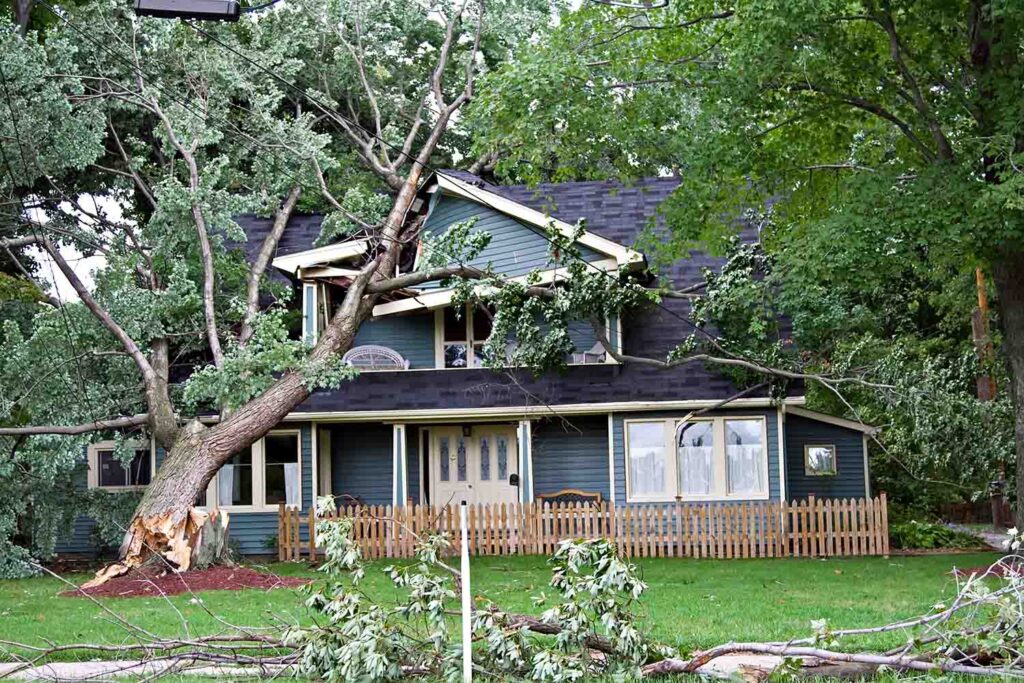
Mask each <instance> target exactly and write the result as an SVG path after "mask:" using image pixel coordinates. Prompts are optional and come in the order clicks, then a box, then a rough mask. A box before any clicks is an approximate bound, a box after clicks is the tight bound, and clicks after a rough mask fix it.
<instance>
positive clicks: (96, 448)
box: [86, 441, 156, 491]
mask: <svg viewBox="0 0 1024 683" xmlns="http://www.w3.org/2000/svg"><path fill="white" fill-rule="evenodd" d="M124 445H125V446H127V447H128V448H131V449H133V450H136V451H143V450H149V479H150V481H152V480H153V477H155V476H156V448H155V447H154V446H153V442H152V441H150V442H149V444H148V446H147V444H145V443H144V442H142V441H127V442H125V444H124ZM114 450H117V441H97V442H96V443H91V444H89V449H88V451H87V453H88V460H89V474H88V476H87V478H86V485H87V486H88V488H90V489H99V490H101V491H142V490H143V489H145V488H146V487H147V486H148V484H138V485H134V486H100V451H114Z"/></svg>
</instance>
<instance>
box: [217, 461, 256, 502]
mask: <svg viewBox="0 0 1024 683" xmlns="http://www.w3.org/2000/svg"><path fill="white" fill-rule="evenodd" d="M252 451H253V449H252V446H250V447H249V448H248V449H247V450H246V451H245V452H243V453H236V454H235V455H233V456H232V457H231V459H230V460H228V461H227V462H226V463H225V464H224V466H223V467H221V468H220V471H219V472H217V504H218V505H219V506H220V507H230V506H243V505H252V500H253V499H252V489H253V482H252V480H253V476H252V475H253V471H252V460H253V457H252Z"/></svg>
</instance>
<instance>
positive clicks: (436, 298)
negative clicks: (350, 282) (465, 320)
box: [373, 259, 616, 318]
mask: <svg viewBox="0 0 1024 683" xmlns="http://www.w3.org/2000/svg"><path fill="white" fill-rule="evenodd" d="M592 265H593V266H594V267H595V268H599V269H601V270H604V271H606V272H607V271H610V270H614V269H615V267H616V263H615V261H614V260H612V259H603V260H601V261H594V262H593V263H592ZM530 277H532V274H531V275H520V276H518V277H510V278H507V282H516V283H525V282H527V281H528V280H529V278H530ZM569 278H570V275H569V269H568V268H552V269H550V270H545V271H541V272H540V273H539V280H537V284H538V285H548V284H551V283H553V282H555V281H556V280H568V279H569ZM474 291H475V292H476V293H477V294H478V295H480V296H485V295H487V294H489V293H492V292H493V291H494V287H493V286H491V285H477V286H476V288H475V289H474ZM454 294H455V290H454V289H452V288H450V287H448V288H445V289H437V290H433V291H428V292H425V293H422V294H417V295H416V296H413V297H410V298H408V299H399V300H398V301H389V302H387V303H383V304H377V305H376V306H374V307H373V317H374V318H380V317H382V316H387V315H394V314H395V313H405V312H407V311H415V310H428V311H429V310H433V309H435V308H443V307H445V306H447V305H448V304H450V303H451V300H452V296H454Z"/></svg>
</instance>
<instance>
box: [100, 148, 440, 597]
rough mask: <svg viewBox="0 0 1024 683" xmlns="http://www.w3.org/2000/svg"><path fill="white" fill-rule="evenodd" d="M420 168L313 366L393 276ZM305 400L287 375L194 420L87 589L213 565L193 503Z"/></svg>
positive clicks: (347, 336) (351, 333) (217, 538)
mask: <svg viewBox="0 0 1024 683" xmlns="http://www.w3.org/2000/svg"><path fill="white" fill-rule="evenodd" d="M422 168H423V167H422V165H420V164H417V165H415V166H414V168H413V170H412V171H411V172H410V174H409V178H408V179H407V180H406V184H405V186H404V187H403V188H402V191H401V192H399V194H398V196H397V197H396V198H395V204H394V206H393V207H392V209H391V212H390V213H389V214H388V217H387V219H386V222H385V223H384V225H385V227H384V229H383V231H382V239H381V245H382V251H381V253H379V254H378V255H377V257H376V258H375V259H373V261H372V262H371V263H370V264H369V265H368V266H366V267H365V268H364V269H363V272H362V274H361V275H360V276H358V277H356V278H355V280H354V281H353V282H352V284H351V285H350V286H349V289H348V291H347V292H346V293H345V298H344V299H343V301H342V303H341V306H340V307H339V308H338V311H337V312H336V313H335V314H334V317H333V318H332V319H331V321H330V323H329V324H328V325H327V328H326V329H325V330H324V332H323V334H322V335H321V337H320V339H319V341H318V342H317V344H316V346H315V347H314V348H313V350H312V351H311V353H310V357H309V362H311V363H313V364H315V363H318V362H325V361H329V360H330V359H331V358H332V357H334V356H338V355H341V354H343V353H345V351H347V350H348V349H349V348H350V347H351V346H352V342H353V340H354V339H355V336H356V332H358V331H359V327H360V326H361V325H362V323H363V321H364V320H365V319H366V318H367V317H369V315H370V313H371V311H372V310H373V304H374V302H375V299H376V297H374V296H373V295H364V292H365V289H366V286H367V285H368V284H369V283H370V282H371V281H372V280H374V279H381V278H386V277H391V276H393V275H394V274H395V266H396V264H397V262H398V256H399V249H400V241H399V239H398V238H399V237H400V233H401V229H402V227H403V226H404V224H405V215H406V212H407V211H408V208H409V206H411V204H412V201H413V199H414V198H415V197H416V189H417V186H418V184H419V179H420V177H421V174H422ZM307 396H309V388H308V386H307V384H306V379H305V377H304V376H303V375H302V374H301V373H300V372H288V373H286V374H285V375H284V376H283V377H281V378H280V379H279V380H277V381H276V382H274V384H273V385H271V387H270V388H269V389H267V390H266V391H265V392H264V393H263V394H261V395H260V396H258V397H256V398H254V399H253V400H251V401H249V402H248V403H246V404H245V405H243V406H241V407H240V408H238V409H237V410H235V411H234V412H232V413H231V414H230V416H228V417H227V418H226V419H224V420H223V421H222V422H220V423H219V424H216V425H214V426H213V427H206V426H205V425H203V424H201V423H200V422H199V421H198V420H194V421H192V422H190V423H189V424H188V425H187V426H186V427H185V428H183V429H182V430H181V431H180V432H179V433H178V434H177V438H176V439H175V441H174V444H173V446H172V447H171V448H170V449H169V451H168V453H167V458H166V459H165V460H164V462H163V464H162V465H161V467H160V469H159V471H157V473H156V476H155V477H154V478H153V481H152V482H151V483H150V485H149V486H148V487H147V489H146V493H145V495H143V497H142V500H141V501H140V502H139V506H138V507H137V508H136V510H135V514H134V516H133V517H132V520H131V522H130V524H129V526H128V530H127V533H126V534H125V539H124V542H123V543H122V545H121V553H120V561H119V562H118V563H116V564H112V565H110V566H108V567H105V568H103V569H102V570H100V572H98V573H97V575H96V578H95V579H93V581H92V582H90V585H96V584H99V583H103V582H104V581H106V580H108V579H110V578H112V577H114V576H118V575H120V574H124V573H126V572H128V571H130V570H131V569H134V568H136V567H139V566H141V565H143V564H145V563H146V562H148V561H151V560H161V561H166V562H167V563H169V564H170V565H171V567H173V568H174V569H176V570H178V571H186V570H188V569H189V568H191V567H194V566H195V565H196V563H197V558H199V557H200V556H203V557H204V561H209V559H208V558H209V557H210V555H211V554H213V553H212V551H211V548H210V547H209V546H210V543H207V542H204V540H203V527H204V525H206V524H207V523H208V520H209V519H210V518H211V517H210V515H208V514H207V513H206V512H204V511H201V510H198V509H196V508H195V501H196V499H197V498H198V497H199V495H200V494H201V493H202V492H203V491H204V490H206V487H207V485H208V484H209V483H210V480H211V479H213V477H214V475H215V474H216V473H217V471H218V470H219V469H220V468H221V467H222V466H223V465H224V463H225V462H227V461H228V460H229V459H230V458H231V457H232V456H233V455H234V454H236V453H238V452H239V451H241V450H242V449H244V448H247V447H249V446H250V445H252V444H253V443H254V442H255V441H257V440H258V439H260V438H262V437H263V436H264V435H265V434H266V433H267V432H269V431H270V430H271V429H272V428H274V427H275V426H276V425H277V424H278V423H279V422H280V421H281V420H282V419H284V417H285V416H286V415H288V413H290V412H291V411H292V410H294V409H295V407H296V406H298V405H299V404H300V403H302V401H304V400H305V399H306V397H307ZM214 519H218V521H221V522H222V521H223V520H222V519H221V518H217V517H214ZM207 539H208V540H209V541H210V542H212V543H216V544H219V545H220V546H223V545H224V543H223V533H221V532H220V531H218V533H216V534H207Z"/></svg>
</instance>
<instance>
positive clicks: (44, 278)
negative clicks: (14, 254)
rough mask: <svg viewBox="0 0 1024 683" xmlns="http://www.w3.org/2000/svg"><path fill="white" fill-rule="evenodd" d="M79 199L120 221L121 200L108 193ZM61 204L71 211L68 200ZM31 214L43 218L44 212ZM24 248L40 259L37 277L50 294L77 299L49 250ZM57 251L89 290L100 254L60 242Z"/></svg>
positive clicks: (85, 218)
mask: <svg viewBox="0 0 1024 683" xmlns="http://www.w3.org/2000/svg"><path fill="white" fill-rule="evenodd" d="M79 201H80V202H81V205H82V206H84V207H85V208H86V210H87V211H90V212H92V213H101V214H102V215H104V216H106V217H107V219H108V220H110V221H112V222H115V223H116V222H118V221H121V220H122V218H123V214H122V211H121V206H120V204H118V203H117V202H116V201H115V200H113V199H112V198H110V197H93V196H91V195H83V196H82V198H80V199H79ZM62 208H63V209H64V210H65V211H67V212H69V213H71V212H72V208H71V205H70V204H65V205H64V206H63V207H62ZM32 217H33V218H34V219H36V220H38V221H39V222H46V216H45V215H43V214H42V213H39V212H37V213H35V215H33V216H32ZM82 220H83V222H88V221H89V220H90V219H89V218H87V217H84V216H83V217H82ZM26 251H27V252H28V253H29V254H30V255H31V256H32V257H33V258H34V259H35V260H36V262H37V263H39V266H40V268H39V279H40V280H41V284H43V285H44V286H46V287H47V288H48V289H49V293H50V294H53V295H54V296H56V297H57V298H58V299H60V300H61V301H76V300H77V299H78V294H77V293H76V292H75V290H74V288H73V287H72V286H71V283H70V282H68V279H67V278H66V277H64V274H63V273H62V272H60V269H59V268H58V267H57V264H56V263H54V261H53V259H52V258H50V256H49V254H47V253H46V252H44V251H43V250H41V249H39V248H36V247H33V248H30V249H27V250H26ZM60 253H61V255H62V256H64V259H65V260H66V261H67V262H68V265H70V266H71V269H72V270H73V271H75V275H77V276H78V279H79V280H81V281H82V284H84V285H85V286H86V288H87V289H90V290H91V289H92V288H93V285H94V284H95V280H94V278H93V275H92V274H93V272H94V271H95V270H96V269H98V268H100V267H101V266H103V264H104V263H105V259H104V257H103V255H102V254H96V255H93V256H83V255H82V252H80V251H79V250H78V249H76V248H75V247H74V246H68V245H63V246H61V249H60Z"/></svg>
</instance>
